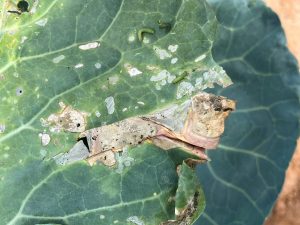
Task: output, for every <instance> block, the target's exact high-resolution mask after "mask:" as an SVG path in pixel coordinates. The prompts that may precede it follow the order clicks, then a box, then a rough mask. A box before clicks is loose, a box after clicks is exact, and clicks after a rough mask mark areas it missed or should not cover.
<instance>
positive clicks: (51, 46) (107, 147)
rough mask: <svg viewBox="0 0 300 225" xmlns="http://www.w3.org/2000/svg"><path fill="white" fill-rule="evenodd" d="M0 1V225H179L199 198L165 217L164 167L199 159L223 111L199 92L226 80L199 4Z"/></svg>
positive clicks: (169, 184) (167, 176)
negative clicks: (215, 55)
mask: <svg viewBox="0 0 300 225" xmlns="http://www.w3.org/2000/svg"><path fill="white" fill-rule="evenodd" d="M0 7H1V12H0V59H1V60H0V99H1V104H0V112H1V113H0V165H1V166H0V191H1V193H3V194H1V195H0V203H1V205H2V207H1V209H0V218H1V222H0V223H3V224H8V225H14V224H46V223H47V224H68V225H69V224H70V225H72V224H90V225H93V224H97V225H99V224H104V225H107V224H132V223H133V224H134V223H136V224H145V225H148V224H151V225H152V224H161V223H165V222H170V221H171V222H174V221H188V223H192V222H193V221H194V219H191V218H197V217H198V216H199V215H200V213H201V212H202V207H200V205H201V206H202V205H203V201H204V200H203V199H204V196H203V193H202V192H201V190H200V189H197V190H196V189H195V187H199V186H198V182H197V184H196V183H192V184H191V185H192V186H191V190H193V192H194V195H193V196H194V197H193V198H192V199H191V198H189V199H186V200H185V201H183V204H186V206H185V207H184V206H183V208H180V210H179V211H180V216H179V217H178V215H179V214H177V213H176V212H177V211H178V209H177V211H176V207H177V206H176V205H177V204H178V202H177V201H181V200H177V195H178V193H181V192H185V189H181V188H179V183H178V182H180V183H182V182H185V179H183V178H181V177H182V176H187V175H186V174H187V173H183V172H180V171H181V170H180V171H179V170H177V169H178V168H179V167H180V165H182V164H183V163H184V162H185V163H186V165H188V166H191V167H193V166H194V165H195V164H196V163H197V162H202V161H206V160H208V158H207V156H206V154H205V152H204V150H205V149H211V148H215V147H216V145H217V144H218V142H219V138H220V135H221V134H222V133H223V131H224V120H225V118H226V117H227V116H228V114H229V112H230V111H232V110H233V109H234V108H235V103H234V102H233V101H231V100H229V99H227V98H225V97H218V96H215V95H211V94H206V93H204V92H203V91H204V90H205V89H207V88H212V87H214V86H215V85H218V86H220V87H222V88H223V87H227V86H228V85H230V84H231V80H230V78H229V77H228V76H227V74H226V72H225V71H224V70H223V68H222V67H220V66H219V65H218V64H217V63H216V62H215V61H214V59H213V58H212V54H211V48H212V45H213V42H214V39H215V33H216V29H217V26H218V23H217V20H216V17H215V14H214V12H213V10H212V9H211V8H210V6H209V5H208V4H207V2H206V1H204V0H189V1H181V0H164V1H156V0H154V1H146V0H142V1H138V0H87V1H71V0H61V1H58V0H54V1H40V0H27V1H14V0H12V1H11V0H9V1H8V0H4V1H0ZM53 159H54V160H53ZM90 165H93V166H90ZM184 165H185V164H184ZM182 166H183V165H182ZM181 168H185V166H183V167H181ZM185 170H186V171H190V172H189V173H190V175H189V176H192V175H191V174H193V173H194V170H193V169H188V168H186V169H185ZM183 171H184V170H183ZM20 184H22V185H20ZM186 185H189V184H188V182H187V183H186ZM188 195H189V196H190V193H189V194H188ZM201 202H202V203H201ZM8 203H9V204H8ZM4 206H5V207H4ZM177 208H178V207H177Z"/></svg>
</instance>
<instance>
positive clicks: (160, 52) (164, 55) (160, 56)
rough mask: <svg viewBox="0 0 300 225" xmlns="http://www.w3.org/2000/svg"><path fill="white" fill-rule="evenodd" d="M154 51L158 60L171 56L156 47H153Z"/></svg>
mask: <svg viewBox="0 0 300 225" xmlns="http://www.w3.org/2000/svg"><path fill="white" fill-rule="evenodd" d="M153 49H154V51H155V52H156V54H157V55H158V56H159V58H160V59H166V58H171V57H172V55H171V54H170V53H169V52H168V51H167V50H165V49H161V48H159V47H157V46H153Z"/></svg>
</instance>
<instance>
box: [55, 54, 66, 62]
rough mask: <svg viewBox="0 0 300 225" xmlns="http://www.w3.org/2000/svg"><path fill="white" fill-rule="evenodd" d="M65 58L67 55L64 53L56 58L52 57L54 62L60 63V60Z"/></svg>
mask: <svg viewBox="0 0 300 225" xmlns="http://www.w3.org/2000/svg"><path fill="white" fill-rule="evenodd" d="M65 58H66V57H65V56H64V55H59V56H57V57H55V58H54V59H52V62H53V63H59V62H60V61H62V60H63V59H65Z"/></svg>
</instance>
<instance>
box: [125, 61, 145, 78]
mask: <svg viewBox="0 0 300 225" xmlns="http://www.w3.org/2000/svg"><path fill="white" fill-rule="evenodd" d="M124 67H125V68H126V70H127V72H128V73H129V75H130V76H131V77H135V76H137V75H140V74H142V71H140V70H139V69H137V68H135V67H133V66H132V65H130V64H128V63H126V64H124Z"/></svg>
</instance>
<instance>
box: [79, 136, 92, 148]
mask: <svg viewBox="0 0 300 225" xmlns="http://www.w3.org/2000/svg"><path fill="white" fill-rule="evenodd" d="M77 141H82V142H83V144H84V146H85V147H86V148H87V149H88V151H90V149H89V143H88V141H87V138H86V137H82V138H79V139H77Z"/></svg>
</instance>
